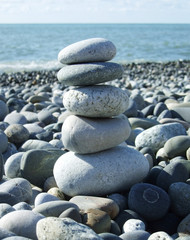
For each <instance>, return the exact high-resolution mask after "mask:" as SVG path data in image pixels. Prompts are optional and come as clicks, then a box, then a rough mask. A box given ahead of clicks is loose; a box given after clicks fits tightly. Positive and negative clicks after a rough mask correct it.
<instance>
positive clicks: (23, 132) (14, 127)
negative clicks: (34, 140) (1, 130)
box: [5, 124, 30, 144]
mask: <svg viewBox="0 0 190 240" xmlns="http://www.w3.org/2000/svg"><path fill="white" fill-rule="evenodd" d="M5 134H6V135H7V137H8V140H9V142H12V143H15V144H21V143H23V142H25V141H27V140H28V138H29V135H30V133H29V131H28V130H27V129H26V128H25V127H24V126H23V125H22V124H11V125H9V126H8V127H7V128H6V130H5Z"/></svg>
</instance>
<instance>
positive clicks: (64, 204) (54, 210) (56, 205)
mask: <svg viewBox="0 0 190 240" xmlns="http://www.w3.org/2000/svg"><path fill="white" fill-rule="evenodd" d="M71 207H74V208H76V210H78V211H79V208H78V206H77V205H76V204H74V203H71V202H68V201H65V200H57V201H50V202H45V203H42V204H40V205H38V206H36V207H35V208H34V209H33V211H34V212H36V213H40V214H42V215H44V216H45V217H50V216H53V217H59V216H60V214H61V213H62V212H63V211H65V210H67V209H68V208H71Z"/></svg>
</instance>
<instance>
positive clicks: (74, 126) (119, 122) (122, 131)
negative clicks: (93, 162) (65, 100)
mask: <svg viewBox="0 0 190 240" xmlns="http://www.w3.org/2000/svg"><path fill="white" fill-rule="evenodd" d="M130 132H131V128H130V124H129V122H128V119H127V118H126V117H125V118H119V117H116V118H103V119H102V118H101V119H94V118H86V117H79V116H75V115H71V116H69V117H68V118H66V120H65V122H64V124H63V126H62V141H63V145H64V147H65V148H66V149H68V150H70V151H73V152H75V153H80V154H87V153H93V152H99V151H102V150H106V149H109V148H112V147H114V146H117V145H119V144H120V143H122V142H124V141H125V140H126V139H127V138H128V137H129V135H130Z"/></svg>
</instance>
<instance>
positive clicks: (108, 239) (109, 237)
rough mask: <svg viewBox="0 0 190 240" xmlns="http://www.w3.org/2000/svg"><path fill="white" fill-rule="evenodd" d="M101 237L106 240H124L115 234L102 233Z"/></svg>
mask: <svg viewBox="0 0 190 240" xmlns="http://www.w3.org/2000/svg"><path fill="white" fill-rule="evenodd" d="M99 236H100V237H101V238H102V239H104V240H122V238H120V237H118V236H117V235H115V234H113V233H100V234H99Z"/></svg>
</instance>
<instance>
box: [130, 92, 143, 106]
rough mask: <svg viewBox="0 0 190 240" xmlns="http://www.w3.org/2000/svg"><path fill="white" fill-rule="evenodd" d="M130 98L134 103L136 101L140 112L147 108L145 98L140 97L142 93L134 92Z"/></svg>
mask: <svg viewBox="0 0 190 240" xmlns="http://www.w3.org/2000/svg"><path fill="white" fill-rule="evenodd" d="M130 98H131V99H133V101H135V103H136V106H137V109H138V110H142V109H143V108H145V107H146V106H147V105H146V103H145V101H144V98H143V97H142V96H141V95H140V93H138V92H136V91H132V94H131V96H130Z"/></svg>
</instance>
